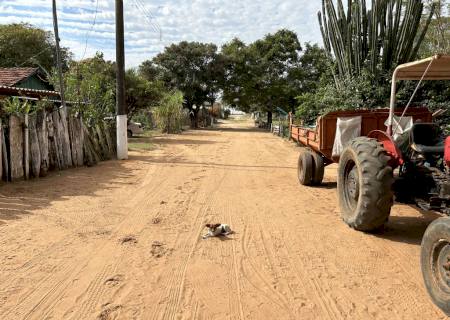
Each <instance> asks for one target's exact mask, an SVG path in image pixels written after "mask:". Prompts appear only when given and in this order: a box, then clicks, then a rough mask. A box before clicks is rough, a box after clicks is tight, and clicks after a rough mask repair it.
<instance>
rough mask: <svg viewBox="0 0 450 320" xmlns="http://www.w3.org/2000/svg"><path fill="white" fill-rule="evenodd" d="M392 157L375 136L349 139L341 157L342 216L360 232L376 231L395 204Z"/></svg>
mask: <svg viewBox="0 0 450 320" xmlns="http://www.w3.org/2000/svg"><path fill="white" fill-rule="evenodd" d="M389 159H390V157H389V156H388V155H387V153H386V151H385V150H384V148H383V146H382V145H381V144H380V143H379V142H378V141H377V140H375V139H370V138H367V137H359V138H356V139H354V140H352V141H351V142H350V144H349V145H348V146H347V147H346V148H345V149H344V151H343V152H342V154H341V157H340V159H339V168H338V196H339V206H340V209H341V215H342V219H343V220H344V222H345V223H347V224H348V225H349V226H350V227H352V228H354V229H356V230H359V231H365V232H370V231H375V230H377V229H379V228H380V227H382V226H383V225H384V223H385V222H386V221H387V219H388V218H389V214H390V212H391V207H392V204H393V193H392V183H393V181H394V179H393V175H392V168H391V167H390V166H389V165H388V161H389Z"/></svg>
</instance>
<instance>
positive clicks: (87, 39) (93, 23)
mask: <svg viewBox="0 0 450 320" xmlns="http://www.w3.org/2000/svg"><path fill="white" fill-rule="evenodd" d="M97 12H98V0H97V3H96V5H95V14H94V21H93V22H92V25H91V28H90V29H89V30H88V31H87V32H86V42H85V44H84V52H83V55H82V57H81V59H80V60H83V59H84V56H85V55H86V51H87V47H88V41H89V34H90V33H91V32H92V30H93V29H94V26H95V23H96V21H97Z"/></svg>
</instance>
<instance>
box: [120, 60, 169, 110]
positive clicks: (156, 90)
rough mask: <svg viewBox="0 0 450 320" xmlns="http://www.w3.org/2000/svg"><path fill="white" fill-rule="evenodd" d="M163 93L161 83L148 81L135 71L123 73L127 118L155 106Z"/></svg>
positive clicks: (164, 90) (130, 70)
mask: <svg viewBox="0 0 450 320" xmlns="http://www.w3.org/2000/svg"><path fill="white" fill-rule="evenodd" d="M165 92H166V89H165V87H164V84H163V83H162V81H158V80H156V79H154V80H153V81H149V80H147V79H146V78H144V77H143V76H141V74H140V73H138V72H137V71H136V70H135V69H129V70H127V71H126V72H125V99H126V103H127V108H128V116H129V117H132V116H133V115H135V114H136V113H137V112H139V111H141V110H148V109H150V108H152V107H155V106H157V105H158V104H159V103H160V100H161V99H162V97H163V95H164V94H165Z"/></svg>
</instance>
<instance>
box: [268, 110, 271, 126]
mask: <svg viewBox="0 0 450 320" xmlns="http://www.w3.org/2000/svg"><path fill="white" fill-rule="evenodd" d="M271 123H272V111H267V125H268V126H270V124H271Z"/></svg>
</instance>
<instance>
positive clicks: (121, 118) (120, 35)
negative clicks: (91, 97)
mask: <svg viewBox="0 0 450 320" xmlns="http://www.w3.org/2000/svg"><path fill="white" fill-rule="evenodd" d="M116 67H117V73H116V78H117V81H116V85H117V94H116V113H117V159H118V160H124V159H128V137H127V105H126V104H125V44H124V26H123V0H116Z"/></svg>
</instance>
